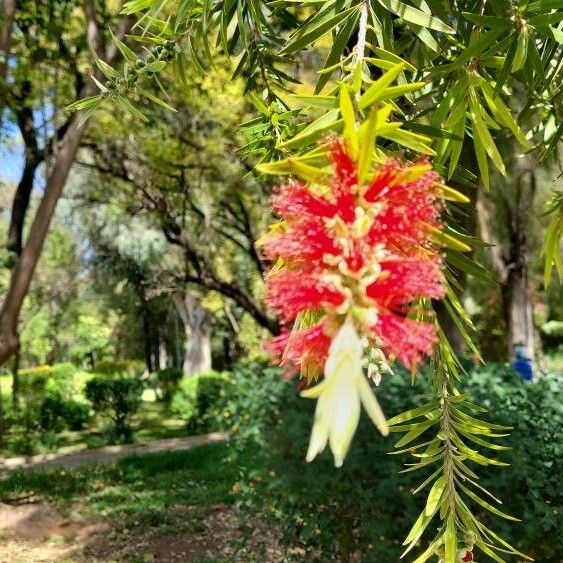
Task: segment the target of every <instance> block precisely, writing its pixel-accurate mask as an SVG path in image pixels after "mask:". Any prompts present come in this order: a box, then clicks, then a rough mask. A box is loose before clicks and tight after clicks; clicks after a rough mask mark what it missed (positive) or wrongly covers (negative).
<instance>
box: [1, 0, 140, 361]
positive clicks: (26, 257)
mask: <svg viewBox="0 0 563 563" xmlns="http://www.w3.org/2000/svg"><path fill="white" fill-rule="evenodd" d="M85 4H86V9H87V16H88V17H87V19H88V44H89V45H90V46H91V47H92V48H93V49H95V47H96V46H97V45H98V41H97V39H98V38H97V27H96V22H95V13H94V14H93V15H92V14H91V12H93V11H94V10H93V6H94V4H93V2H92V1H91V0H88V1H86V3H85ZM130 26H131V20H130V19H128V18H125V19H124V20H123V21H122V29H121V30H120V32H119V33H118V36H122V35H123V34H125V33H126V32H127V30H128V29H130ZM118 52H119V51H118V49H117V47H116V46H115V45H111V46H110V47H109V48H108V50H107V53H106V57H105V59H106V62H109V63H111V62H112V61H113V59H114V58H115V57H116V55H117V54H118ZM0 70H1V69H0ZM94 74H96V75H98V76H100V73H99V72H98V71H95V72H94ZM95 92H96V86H95V85H94V84H93V83H92V82H90V83H89V84H87V85H86V86H84V88H83V89H82V91H81V92H80V96H79V97H80V98H84V97H87V96H91V95H93V94H94V93H95ZM81 119H82V112H77V113H76V114H75V115H74V117H73V118H72V120H71V121H70V123H69V126H68V128H67V130H66V132H65V134H64V136H63V138H62V140H61V144H60V148H59V150H58V152H57V154H56V157H55V160H54V163H53V167H52V169H51V172H50V174H49V177H48V178H47V182H46V186H45V190H44V192H43V197H42V198H41V202H40V203H39V207H38V208H37V213H36V215H35V218H34V220H33V223H32V224H31V228H30V231H29V235H28V237H27V241H26V244H25V247H24V249H23V251H22V253H21V257H20V259H19V261H18V263H17V265H16V266H15V268H14V269H13V271H12V275H11V278H10V285H9V288H8V291H7V292H6V296H5V298H4V302H3V304H2V308H1V309H0V366H1V365H3V364H4V363H5V362H6V361H7V360H8V359H9V358H10V357H11V356H13V354H14V353H15V352H16V350H17V348H18V345H19V338H18V334H17V322H18V317H19V314H20V311H21V308H22V305H23V301H24V299H25V296H26V295H27V292H28V290H29V286H30V283H31V278H32V277H33V274H34V272H35V268H36V267H37V262H38V261H39V257H40V256H41V251H42V249H43V243H44V242H45V238H46V236H47V233H48V232H49V227H50V225H51V220H52V218H53V215H54V213H55V208H56V206H57V202H58V201H59V198H60V197H61V195H62V192H63V189H64V186H65V183H66V180H67V178H68V174H69V172H70V169H71V167H72V164H73V162H74V159H75V157H76V153H77V152H78V147H79V145H80V139H81V136H82V133H83V131H84V129H83V128H81V127H80V126H79V124H80V121H81Z"/></svg>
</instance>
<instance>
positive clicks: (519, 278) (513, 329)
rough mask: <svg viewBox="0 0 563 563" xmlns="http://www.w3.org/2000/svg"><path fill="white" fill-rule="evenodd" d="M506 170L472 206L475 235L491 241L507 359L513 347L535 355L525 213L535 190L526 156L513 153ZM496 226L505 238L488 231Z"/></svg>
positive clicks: (533, 166)
mask: <svg viewBox="0 0 563 563" xmlns="http://www.w3.org/2000/svg"><path fill="white" fill-rule="evenodd" d="M507 169H508V170H510V171H511V172H512V175H511V177H510V178H509V179H506V178H500V177H497V178H495V180H496V182H495V183H496V184H497V189H496V193H495V194H494V197H493V198H487V197H486V196H485V195H484V194H483V193H482V192H480V193H479V196H478V202H477V209H478V218H479V232H480V236H481V238H482V239H483V240H484V241H486V242H489V243H492V244H494V245H495V246H493V247H491V248H490V249H489V251H490V256H491V260H492V265H493V270H494V271H495V273H496V276H497V279H498V282H499V284H500V287H501V296H502V305H503V312H504V318H505V321H506V327H507V342H506V348H507V357H508V359H509V360H513V359H514V356H515V351H516V347H518V346H521V347H522V348H523V349H524V351H525V353H526V355H527V357H529V358H531V359H533V358H534V357H535V355H536V353H535V352H536V350H535V343H534V324H533V316H532V299H531V295H530V289H529V249H528V244H527V229H528V218H529V215H530V213H531V211H532V206H533V201H534V195H535V191H536V177H535V171H534V170H535V163H534V162H533V161H532V159H531V157H530V156H520V155H518V154H513V155H512V158H511V160H510V162H509V166H507ZM500 223H504V225H502V227H503V228H502V230H503V231H504V233H502V234H503V235H504V236H505V237H506V238H505V240H502V242H499V239H501V233H495V232H493V229H494V226H495V225H497V226H498V225H499V224H500Z"/></svg>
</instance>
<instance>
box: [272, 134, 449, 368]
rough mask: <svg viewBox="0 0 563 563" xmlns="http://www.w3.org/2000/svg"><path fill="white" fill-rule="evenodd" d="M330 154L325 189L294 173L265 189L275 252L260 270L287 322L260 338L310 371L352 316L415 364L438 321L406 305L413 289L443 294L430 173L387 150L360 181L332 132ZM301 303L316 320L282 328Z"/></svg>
mask: <svg viewBox="0 0 563 563" xmlns="http://www.w3.org/2000/svg"><path fill="white" fill-rule="evenodd" d="M330 161H331V163H332V168H333V173H332V175H330V176H329V177H328V178H327V180H326V186H325V189H324V190H315V192H314V193H313V192H312V191H311V190H310V189H309V188H308V187H307V186H306V185H305V184H303V183H300V182H292V183H289V184H287V185H285V186H282V187H281V188H279V189H278V190H277V192H276V194H275V196H274V198H273V207H274V210H275V212H276V213H277V214H278V215H279V216H280V217H281V218H282V223H281V226H280V228H278V229H277V230H276V231H275V232H272V233H270V234H269V235H268V236H267V237H266V238H265V241H264V244H263V249H264V253H265V255H266V257H267V258H269V259H270V260H273V261H279V262H278V264H279V266H277V267H276V268H275V270H274V271H272V272H271V273H270V274H269V275H268V276H267V278H266V289H267V302H268V304H269V305H270V306H271V307H272V308H273V309H274V310H276V311H277V313H278V314H279V315H280V317H281V320H282V322H283V323H284V325H285V326H286V327H287V329H288V330H287V331H286V332H285V333H284V334H282V336H279V337H277V338H275V339H273V340H272V341H271V342H270V343H269V344H268V346H267V348H268V349H269V351H270V353H272V354H273V355H274V356H276V357H278V358H279V359H280V360H281V365H283V366H284V367H286V369H287V370H288V373H295V372H297V371H300V372H301V373H302V374H303V375H304V376H306V377H307V378H308V379H311V378H313V377H316V376H318V375H320V374H321V373H323V370H324V366H325V362H326V359H327V355H328V353H329V348H330V345H331V336H332V335H334V334H336V333H337V332H338V330H339V329H340V327H342V326H343V323H344V322H345V319H346V318H350V317H352V318H354V319H355V321H354V322H355V324H356V325H357V328H358V332H359V333H360V335H361V336H363V337H365V338H367V339H368V340H369V341H370V342H371V343H376V344H377V345H378V346H381V348H382V350H383V352H384V353H385V355H386V356H387V357H394V358H397V359H399V360H400V361H401V362H402V363H403V364H405V365H406V366H407V367H408V368H411V369H414V368H415V367H416V365H417V364H418V363H419V362H421V361H422V360H423V358H424V357H425V356H428V355H430V354H431V353H432V349H433V346H434V344H435V342H436V328H435V326H434V324H433V323H429V322H423V321H419V320H415V319H412V318H409V315H410V313H411V312H412V309H413V306H414V303H416V302H418V301H419V300H420V299H440V298H442V297H443V296H444V288H443V274H442V269H443V262H442V258H441V255H440V253H439V249H438V248H436V246H435V245H434V244H433V243H432V242H431V231H432V230H433V229H436V228H440V226H441V223H440V213H441V211H442V208H443V202H442V200H441V199H440V194H441V192H440V190H439V189H438V188H437V180H438V175H437V174H436V173H435V172H433V171H432V170H431V169H430V167H429V166H428V164H427V163H425V162H423V163H417V164H416V165H408V164H405V163H403V162H401V161H399V160H397V159H389V160H387V161H386V162H385V163H384V164H382V165H380V166H379V167H378V168H377V169H376V170H375V171H374V173H373V174H372V176H371V179H370V181H369V183H368V184H367V185H359V184H358V173H357V164H356V162H354V160H353V159H352V158H351V157H350V155H349V154H348V153H347V152H346V149H345V146H344V144H343V143H342V142H341V141H340V140H335V141H333V143H332V146H331V152H330ZM321 194H322V195H321ZM308 311H314V312H315V314H316V315H317V317H316V318H317V319H319V320H318V322H317V323H316V324H315V325H314V326H312V327H310V328H305V329H300V328H295V329H293V330H292V331H289V328H290V327H291V325H292V323H293V322H294V321H295V319H296V318H297V317H298V316H299V315H300V314H302V313H305V312H308Z"/></svg>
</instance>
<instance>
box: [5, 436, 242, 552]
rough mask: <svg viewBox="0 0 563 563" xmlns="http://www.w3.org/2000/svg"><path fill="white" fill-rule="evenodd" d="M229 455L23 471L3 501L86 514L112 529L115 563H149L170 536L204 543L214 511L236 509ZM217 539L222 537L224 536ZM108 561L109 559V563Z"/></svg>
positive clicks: (203, 451)
mask: <svg viewBox="0 0 563 563" xmlns="http://www.w3.org/2000/svg"><path fill="white" fill-rule="evenodd" d="M227 455H228V451H227V446H226V445H225V444H209V445H205V446H200V447H197V448H194V449H193V450H189V451H182V452H166V453H158V454H151V455H144V456H142V457H129V458H126V459H124V460H121V461H119V462H114V463H111V464H99V465H95V466H88V467H84V468H74V469H71V470H64V469H56V470H54V469H52V470H37V471H18V472H14V473H11V474H7V475H4V476H2V475H0V502H4V503H7V504H16V505H20V504H26V503H28V502H33V503H37V502H38V501H44V502H49V503H52V504H53V505H54V506H55V507H56V508H57V510H58V512H59V513H61V514H63V515H68V516H69V517H70V518H72V515H73V514H76V513H77V511H78V513H79V514H80V517H81V518H83V517H85V518H87V519H88V520H89V521H90V522H92V521H93V522H106V523H109V524H110V530H109V532H108V533H107V538H105V537H104V538H102V540H101V541H102V543H103V545H104V549H107V547H108V546H109V549H110V550H112V551H113V553H112V556H111V560H119V561H122V560H131V561H144V560H146V559H144V557H145V556H146V553H147V552H148V551H150V547H149V546H150V545H151V542H152V543H153V544H154V543H158V542H159V541H160V542H161V541H162V538H163V537H165V536H167V535H174V537H175V538H177V537H178V535H182V537H183V538H185V541H186V542H187V543H189V542H193V541H195V542H199V541H200V536H201V534H202V533H203V532H206V533H207V534H209V524H207V523H206V519H207V518H208V517H209V514H211V513H212V512H213V510H214V507H217V506H218V505H219V506H221V507H223V510H228V507H229V506H230V505H231V504H232V502H233V498H234V497H233V494H232V487H233V483H234V482H235V481H236V478H237V475H238V469H237V467H236V466H235V465H234V464H229V463H227V462H226V461H225V459H226V457H227ZM213 533H214V534H217V535H220V534H222V530H220V529H218V530H216V531H215V532H213ZM106 539H107V541H106ZM208 543H209V548H210V549H211V551H217V550H218V545H219V543H222V544H223V546H224V545H228V544H229V541H228V540H226V539H224V538H222V539H221V541H217V542H216V541H214V540H213V539H212V540H208ZM219 551H220V550H219ZM106 556H108V553H107V552H105V553H102V555H101V557H102V560H104V559H105V557H106ZM0 558H1V548H0ZM96 560H97V559H96ZM196 560H197V561H198V562H199V563H203V562H204V561H217V562H221V561H229V560H230V559H229V558H227V559H209V558H207V557H204V558H201V559H196Z"/></svg>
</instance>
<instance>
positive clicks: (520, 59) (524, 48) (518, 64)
mask: <svg viewBox="0 0 563 563" xmlns="http://www.w3.org/2000/svg"><path fill="white" fill-rule="evenodd" d="M527 55H528V33H527V32H526V30H523V31H521V32H520V34H519V35H518V46H517V47H516V52H515V53H514V60H513V61H512V72H517V71H519V70H520V69H521V68H522V67H523V66H524V63H525V62H526V57H527Z"/></svg>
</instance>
